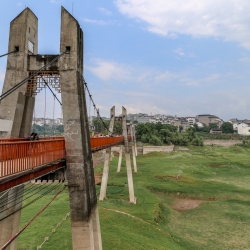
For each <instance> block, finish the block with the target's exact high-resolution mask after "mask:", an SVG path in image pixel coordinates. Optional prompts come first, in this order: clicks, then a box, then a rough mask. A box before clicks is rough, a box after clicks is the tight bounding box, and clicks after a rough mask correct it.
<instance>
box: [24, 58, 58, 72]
mask: <svg viewBox="0 0 250 250" xmlns="http://www.w3.org/2000/svg"><path fill="white" fill-rule="evenodd" d="M57 56H58V55H29V56H28V70H30V71H35V70H38V69H40V68H42V67H44V66H45V65H46V64H48V63H49V62H51V61H52V60H53V59H54V58H55V57H57ZM44 70H49V71H58V70H59V62H58V61H55V62H53V63H52V64H51V65H50V66H48V67H47V68H45V69H44Z"/></svg>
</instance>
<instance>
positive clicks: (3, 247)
mask: <svg viewBox="0 0 250 250" xmlns="http://www.w3.org/2000/svg"><path fill="white" fill-rule="evenodd" d="M65 188H66V186H65V187H64V188H63V189H61V190H60V191H58V192H57V193H56V194H55V196H54V197H53V198H52V199H51V200H50V201H49V202H48V203H47V204H46V205H45V206H44V207H43V208H42V209H41V210H40V211H39V212H38V213H37V214H36V215H35V216H34V217H33V218H32V219H31V220H30V221H29V222H28V223H27V224H26V225H25V226H24V227H23V228H22V229H21V230H20V231H19V232H17V233H16V234H15V235H14V236H13V237H11V239H9V240H8V241H7V242H6V243H5V244H4V245H3V246H2V247H1V248H0V250H4V249H6V248H7V247H8V246H9V245H10V244H11V242H13V241H14V240H15V239H16V238H17V237H18V236H19V235H20V234H21V233H22V232H23V231H24V230H25V229H26V228H27V227H28V226H29V225H30V224H31V223H32V222H33V221H34V220H35V219H36V218H37V217H38V216H39V215H40V214H41V213H42V212H43V211H44V210H45V209H46V208H47V207H48V206H49V205H50V203H51V202H52V201H54V200H55V198H56V197H57V196H58V195H59V194H60V193H61V192H62V191H63V190H64V189H65Z"/></svg>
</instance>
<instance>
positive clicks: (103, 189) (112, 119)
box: [99, 106, 115, 201]
mask: <svg viewBox="0 0 250 250" xmlns="http://www.w3.org/2000/svg"><path fill="white" fill-rule="evenodd" d="M114 124H115V106H113V107H112V108H111V109H110V123H109V135H111V134H112V133H113V129H114ZM110 158H111V147H110V148H107V149H106V153H105V162H104V167H103V174H102V183H101V189H100V197H99V200H100V201H103V200H104V198H105V197H106V191H107V185H108V174H109V164H110Z"/></svg>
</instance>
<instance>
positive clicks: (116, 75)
mask: <svg viewBox="0 0 250 250" xmlns="http://www.w3.org/2000/svg"><path fill="white" fill-rule="evenodd" d="M93 62H94V64H95V66H86V69H88V70H89V71H91V72H92V74H94V75H95V76H97V77H98V78H100V79H102V80H103V81H107V80H119V81H126V80H128V79H129V78H130V72H129V70H128V69H127V68H126V66H125V65H122V64H118V63H116V62H112V61H105V60H102V59H94V60H93Z"/></svg>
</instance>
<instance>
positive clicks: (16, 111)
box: [0, 8, 38, 250]
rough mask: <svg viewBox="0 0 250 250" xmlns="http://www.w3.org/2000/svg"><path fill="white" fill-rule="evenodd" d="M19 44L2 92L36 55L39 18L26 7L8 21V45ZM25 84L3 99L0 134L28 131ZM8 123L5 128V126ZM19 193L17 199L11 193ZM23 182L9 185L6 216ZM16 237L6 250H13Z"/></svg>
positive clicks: (11, 228)
mask: <svg viewBox="0 0 250 250" xmlns="http://www.w3.org/2000/svg"><path fill="white" fill-rule="evenodd" d="M29 43H30V44H33V49H32V51H30V50H29ZM16 46H18V47H19V52H16V53H13V54H10V55H8V58H7V68H6V74H5V79H4V85H3V91H2V93H5V92H6V91H8V90H9V89H11V88H12V87H13V86H15V85H16V84H18V83H19V82H21V81H22V80H24V79H25V78H26V77H27V76H28V72H27V57H28V54H31V53H34V54H37V47H38V20H37V17H36V16H35V15H34V13H33V12H32V11H31V10H30V9H29V8H26V9H25V10H23V11H22V12H21V13H20V14H19V15H18V16H17V17H16V18H15V19H14V20H12V22H11V23H10V35H9V48H8V51H9V52H10V51H13V50H14V49H15V47H16ZM25 89H26V85H25V84H24V85H23V86H21V87H20V88H18V89H17V90H15V91H14V92H13V93H11V94H10V95H9V96H7V97H6V98H5V99H3V100H2V101H1V105H0V119H1V121H2V124H3V125H4V126H3V127H4V128H3V129H4V131H0V137H4V138H9V137H24V136H28V135H29V134H30V130H31V125H32V116H33V109H34V103H35V99H34V97H29V96H26V95H25V94H24V93H25ZM6 125H7V128H6ZM16 194H18V199H14V200H13V199H10V197H12V198H13V195H16ZM22 194H23V185H21V186H18V187H15V188H12V189H11V190H10V191H9V193H8V195H7V198H6V200H5V202H6V204H4V207H5V208H6V211H5V212H4V213H2V216H6V215H8V214H11V213H12V212H14V211H16V210H17V209H19V208H21V206H22V199H23V195H22ZM20 216H21V211H19V212H16V213H15V214H14V215H11V216H10V217H8V218H6V219H5V220H3V221H2V222H1V225H0V230H1V231H0V243H1V245H3V244H4V243H6V242H7V241H8V240H9V239H10V238H11V237H12V236H13V235H15V234H16V233H17V232H18V230H19V223H20ZM16 247H17V239H16V240H15V241H13V242H12V243H11V245H10V246H9V247H8V248H7V249H11V250H12V249H13V250H14V249H16Z"/></svg>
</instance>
